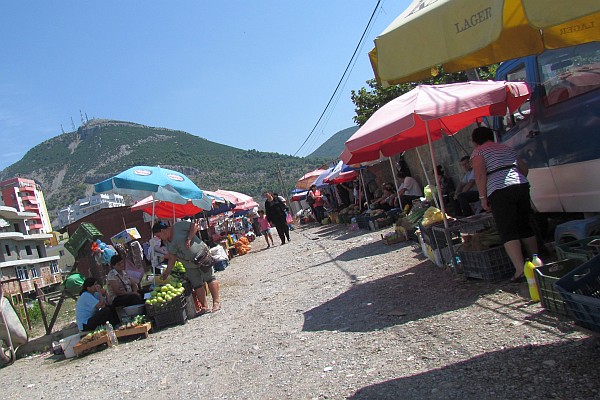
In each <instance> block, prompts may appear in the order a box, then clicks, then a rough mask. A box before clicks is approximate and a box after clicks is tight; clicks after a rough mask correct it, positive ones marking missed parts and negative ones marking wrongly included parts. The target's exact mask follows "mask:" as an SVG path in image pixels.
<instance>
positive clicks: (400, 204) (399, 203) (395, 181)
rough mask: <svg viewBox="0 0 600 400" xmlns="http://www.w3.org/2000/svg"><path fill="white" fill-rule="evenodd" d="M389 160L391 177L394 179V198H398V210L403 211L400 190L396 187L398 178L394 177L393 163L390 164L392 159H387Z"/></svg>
mask: <svg viewBox="0 0 600 400" xmlns="http://www.w3.org/2000/svg"><path fill="white" fill-rule="evenodd" d="M388 160H390V169H391V170H392V176H393V177H394V186H396V196H397V197H398V206H399V207H400V209H401V210H402V209H403V207H404V206H403V205H402V200H400V188H399V187H398V178H397V177H396V172H395V171H394V163H393V162H392V157H390V158H388Z"/></svg>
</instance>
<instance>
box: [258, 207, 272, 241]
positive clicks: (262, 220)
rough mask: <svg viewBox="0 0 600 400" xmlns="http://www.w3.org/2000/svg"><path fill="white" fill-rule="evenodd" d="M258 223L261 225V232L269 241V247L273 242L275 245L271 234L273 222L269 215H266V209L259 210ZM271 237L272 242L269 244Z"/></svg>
mask: <svg viewBox="0 0 600 400" xmlns="http://www.w3.org/2000/svg"><path fill="white" fill-rule="evenodd" d="M258 224H259V225H260V233H262V235H263V236H264V237H265V240H266V241H267V249H268V248H269V247H271V244H272V245H273V246H275V243H273V236H271V224H270V223H269V221H268V220H267V217H265V211H264V210H258ZM269 239H271V244H269Z"/></svg>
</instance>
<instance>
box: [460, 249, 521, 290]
mask: <svg viewBox="0 0 600 400" xmlns="http://www.w3.org/2000/svg"><path fill="white" fill-rule="evenodd" d="M458 256H459V257H460V264H461V267H462V270H463V274H464V275H465V276H466V277H468V278H476V279H483V280H484V281H487V282H494V281H498V280H500V279H503V278H507V277H510V276H511V275H512V274H513V273H514V271H515V269H514V267H513V265H512V262H511V261H510V258H509V257H508V254H506V250H504V247H503V246H499V247H492V248H491V249H487V250H482V251H466V250H460V249H459V250H458Z"/></svg>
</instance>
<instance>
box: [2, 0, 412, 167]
mask: <svg viewBox="0 0 600 400" xmlns="http://www.w3.org/2000/svg"><path fill="white" fill-rule="evenodd" d="M409 3H410V1H409V0H387V1H382V2H381V6H380V8H379V9H378V12H377V15H376V19H375V23H374V24H373V27H372V29H371V31H370V32H369V34H368V37H367V39H366V42H365V45H364V47H363V48H362V50H361V51H360V54H359V56H358V61H357V62H356V64H355V65H354V67H353V69H352V72H351V73H350V76H349V79H348V81H347V82H346V83H345V85H344V87H343V89H342V92H341V95H340V97H339V99H338V100H337V101H336V102H334V107H333V108H332V110H331V112H330V113H328V114H327V117H326V118H325V121H324V122H323V123H321V124H320V125H319V128H318V129H317V131H316V132H315V136H314V139H312V140H310V141H309V142H308V146H307V147H305V148H303V149H302V150H301V151H300V153H298V155H300V156H305V155H307V154H309V153H310V152H312V151H314V150H315V149H316V148H317V147H318V146H319V145H321V144H322V143H323V142H324V141H325V140H327V139H328V138H329V137H331V136H332V135H333V134H334V133H336V132H338V131H339V130H342V129H345V128H348V127H350V126H353V125H354V123H353V120H352V117H353V116H354V105H353V104H352V101H351V100H350V91H351V90H352V89H354V90H358V89H360V88H361V87H363V86H366V84H365V81H366V80H368V79H371V78H373V72H372V70H371V67H370V64H369V61H368V55H367V52H368V51H369V50H370V49H371V48H372V47H373V39H374V38H375V36H377V35H378V34H379V33H381V32H382V31H383V30H384V29H385V27H386V26H387V25H389V24H390V23H391V22H392V21H393V20H394V18H395V17H396V16H398V15H399V14H400V13H401V12H402V11H403V10H404V9H405V8H406V7H407V6H408V4H409ZM376 4H377V0H325V1H324V0H304V1H282V0H277V1H276V0H264V1H261V0H255V1H248V0H238V1H209V0H186V1H175V2H169V1H155V0H146V1H141V0H136V1H114V0H105V1H87V0H76V1H75V0H70V1H69V0H65V1H59V2H52V1H40V0H37V1H27V2H22V1H14V2H4V4H2V6H1V13H0V44H1V47H0V48H1V52H2V56H1V57H0V138H1V139H2V150H1V154H2V157H0V170H1V169H4V168H5V167H7V166H8V165H10V164H12V163H14V162H16V161H18V160H19V159H21V158H22V157H23V156H24V155H25V153H26V152H27V151H28V150H29V149H30V148H31V147H33V146H35V145H37V144H39V143H41V142H43V141H45V140H47V139H49V138H52V137H54V136H57V135H59V134H61V124H62V126H63V128H64V130H65V132H69V131H72V124H71V118H72V119H73V121H74V123H75V126H76V127H78V126H79V125H80V123H81V118H80V110H81V112H83V113H85V114H87V116H88V118H90V119H91V118H108V119H116V120H125V121H131V122H136V123H140V124H145V125H149V126H157V127H165V128H170V129H178V130H182V131H186V132H189V133H191V134H194V135H197V136H201V137H204V138H207V139H209V140H212V141H215V142H218V143H223V144H227V145H231V146H235V147H238V148H242V149H257V150H260V151H271V152H278V153H283V154H294V153H295V152H296V151H297V150H298V148H299V147H300V145H301V144H302V142H303V141H304V140H305V139H306V137H307V135H308V134H309V133H310V131H311V129H312V128H313V126H314V125H315V123H316V122H317V120H318V118H319V116H320V115H321V112H322V111H323V110H324V108H325V105H326V104H327V101H328V100H329V98H330V96H331V95H332V93H333V91H334V89H335V87H336V85H337V83H338V81H339V79H340V78H341V76H342V73H343V72H344V69H345V68H346V65H347V63H348V61H349V60H350V57H351V56H352V53H353V51H354V49H355V47H356V45H357V43H358V41H359V39H360V37H361V35H362V33H363V30H364V29H365V27H366V25H367V23H368V21H369V17H370V16H371V13H372V11H373V9H374V8H375V5H376Z"/></svg>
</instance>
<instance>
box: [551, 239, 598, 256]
mask: <svg viewBox="0 0 600 400" xmlns="http://www.w3.org/2000/svg"><path fill="white" fill-rule="evenodd" d="M599 253H600V236H590V237H587V238H585V239H581V240H572V241H570V242H566V243H563V244H560V245H558V246H556V256H557V257H558V259H559V260H566V259H573V258H576V259H578V260H581V261H583V262H585V261H588V260H591V259H592V258H593V257H594V256H596V255H598V254H599Z"/></svg>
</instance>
